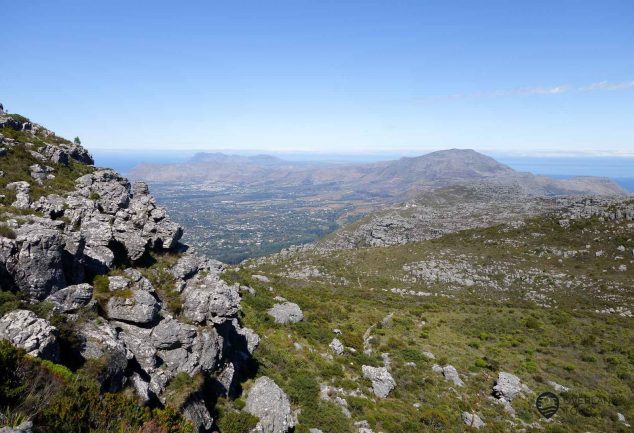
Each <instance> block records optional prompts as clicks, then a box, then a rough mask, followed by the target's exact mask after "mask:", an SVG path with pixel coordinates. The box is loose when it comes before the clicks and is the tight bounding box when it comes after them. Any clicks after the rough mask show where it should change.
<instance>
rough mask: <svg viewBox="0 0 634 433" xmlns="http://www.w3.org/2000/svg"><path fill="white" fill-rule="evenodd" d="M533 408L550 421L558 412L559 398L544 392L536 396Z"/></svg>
mask: <svg viewBox="0 0 634 433" xmlns="http://www.w3.org/2000/svg"><path fill="white" fill-rule="evenodd" d="M535 407H536V408H537V410H538V411H539V413H541V414H542V416H543V417H544V418H546V419H550V418H552V417H553V416H555V414H556V413H557V411H558V410H559V397H557V395H556V394H554V393H552V392H550V391H546V392H542V393H541V394H539V395H538V396H537V400H535Z"/></svg>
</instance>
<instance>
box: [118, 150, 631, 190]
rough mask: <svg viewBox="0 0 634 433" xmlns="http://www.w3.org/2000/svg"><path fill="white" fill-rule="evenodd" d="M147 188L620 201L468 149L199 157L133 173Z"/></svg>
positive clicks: (595, 180) (601, 186)
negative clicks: (441, 192)
mask: <svg viewBox="0 0 634 433" xmlns="http://www.w3.org/2000/svg"><path fill="white" fill-rule="evenodd" d="M129 176H130V177H131V178H133V179H139V180H145V181H149V182H184V183H191V182H206V183H219V184H234V185H241V186H248V187H272V188H286V187H302V186H306V187H308V186H310V187H311V188H313V189H315V187H318V188H321V189H323V190H324V191H332V192H339V193H341V194H365V195H367V196H376V197H384V198H388V197H389V198H394V199H402V198H407V197H412V196H413V195H415V194H417V193H419V192H420V191H425V190H429V189H435V188H437V187H443V186H448V185H455V184H465V183H467V184H470V183H474V182H477V183H487V184H499V185H503V186H514V187H518V188H520V189H521V190H522V192H523V193H525V194H531V195H579V194H583V195H621V194H625V193H626V192H625V190H623V189H622V188H621V187H620V186H618V185H617V184H616V183H615V182H613V181H612V180H610V179H608V178H599V177H589V176H588V177H574V178H570V179H552V178H549V177H546V176H538V175H534V174H531V173H528V172H518V171H515V170H513V169H512V168H510V167H508V166H506V165H504V164H501V163H499V162H498V161H496V160H495V159H493V158H491V157H489V156H486V155H483V154H481V153H478V152H476V151H474V150H470V149H450V150H442V151H437V152H432V153H429V154H426V155H422V156H418V157H414V158H401V159H398V160H393V161H383V162H376V163H368V164H337V163H327V162H310V161H308V162H297V161H286V160H283V159H281V158H278V157H275V156H270V155H256V156H239V155H227V154H223V153H198V154H196V155H195V156H194V157H193V158H192V159H191V160H189V161H188V162H185V163H177V164H140V165H138V166H136V167H134V168H133V169H132V170H130V172H129Z"/></svg>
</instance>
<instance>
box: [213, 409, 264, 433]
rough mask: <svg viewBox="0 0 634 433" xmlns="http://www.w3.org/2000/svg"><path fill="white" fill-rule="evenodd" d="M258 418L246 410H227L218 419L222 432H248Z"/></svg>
mask: <svg viewBox="0 0 634 433" xmlns="http://www.w3.org/2000/svg"><path fill="white" fill-rule="evenodd" d="M257 423H258V418H257V417H255V416H253V415H251V414H249V413H246V412H228V413H226V414H224V415H223V416H222V417H221V418H220V420H219V421H218V427H219V428H220V431H221V432H222V433H249V432H250V431H251V430H253V429H254V428H255V426H256V425H257Z"/></svg>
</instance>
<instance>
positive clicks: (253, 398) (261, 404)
mask: <svg viewBox="0 0 634 433" xmlns="http://www.w3.org/2000/svg"><path fill="white" fill-rule="evenodd" d="M244 410H245V411H246V412H248V413H250V414H251V415H254V416H257V417H258V418H260V421H259V422H258V424H257V426H256V428H255V431H257V432H261V433H286V432H288V431H289V430H290V429H292V428H293V427H294V426H295V419H294V417H293V414H292V412H291V404H290V401H289V399H288V396H287V395H286V394H285V393H284V391H282V389H281V388H280V387H279V386H277V384H276V383H275V382H273V380H271V379H270V378H268V377H266V376H263V377H260V378H258V379H257V380H256V381H255V383H254V384H253V387H252V388H251V389H250V390H249V395H248V397H247V400H246V405H245V406H244Z"/></svg>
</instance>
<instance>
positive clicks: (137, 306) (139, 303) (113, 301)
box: [106, 290, 161, 325]
mask: <svg viewBox="0 0 634 433" xmlns="http://www.w3.org/2000/svg"><path fill="white" fill-rule="evenodd" d="M160 309H161V306H160V304H159V303H158V301H157V300H156V298H155V297H154V296H152V295H151V294H150V293H148V292H146V291H144V290H133V292H132V296H131V297H120V296H113V297H112V298H110V299H109V300H108V305H107V306H106V314H107V315H108V318H109V319H113V320H123V321H126V322H133V323H139V324H141V325H148V324H151V323H153V322H155V321H156V319H157V318H158V314H159V311H160Z"/></svg>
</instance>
